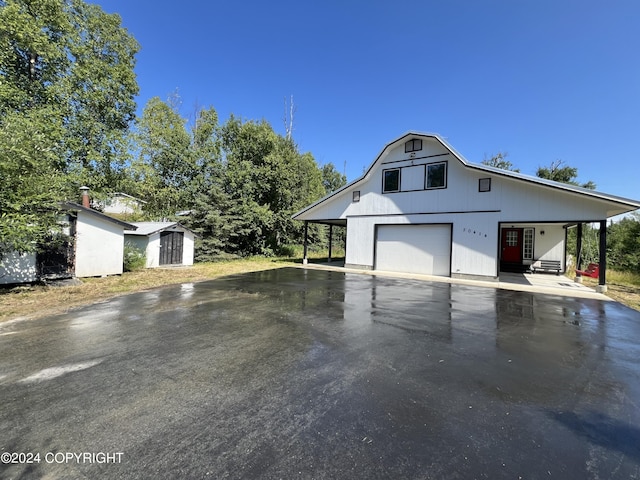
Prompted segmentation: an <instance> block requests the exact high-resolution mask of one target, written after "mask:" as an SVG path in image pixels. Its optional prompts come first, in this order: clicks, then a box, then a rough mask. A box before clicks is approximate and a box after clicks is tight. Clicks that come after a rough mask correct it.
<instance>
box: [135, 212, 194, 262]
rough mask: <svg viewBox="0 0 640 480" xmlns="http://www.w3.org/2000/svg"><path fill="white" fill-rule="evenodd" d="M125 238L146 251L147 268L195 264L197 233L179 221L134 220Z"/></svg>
mask: <svg viewBox="0 0 640 480" xmlns="http://www.w3.org/2000/svg"><path fill="white" fill-rule="evenodd" d="M132 225H134V226H135V227H136V229H135V230H133V229H132V230H127V231H125V232H124V233H125V239H126V241H127V242H130V243H132V244H133V245H134V246H136V247H137V248H138V249H140V250H142V251H143V252H145V255H146V258H147V263H146V267H147V268H155V267H162V266H169V265H193V253H194V243H195V234H194V233H193V232H192V231H191V230H189V229H188V228H186V227H184V226H182V225H181V224H179V223H178V222H134V223H133V224H132Z"/></svg>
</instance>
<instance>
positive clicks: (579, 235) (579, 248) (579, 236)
mask: <svg viewBox="0 0 640 480" xmlns="http://www.w3.org/2000/svg"><path fill="white" fill-rule="evenodd" d="M576 270H582V223H579V224H578V232H577V238H576ZM575 281H576V282H578V283H582V275H580V274H579V273H576V278H575Z"/></svg>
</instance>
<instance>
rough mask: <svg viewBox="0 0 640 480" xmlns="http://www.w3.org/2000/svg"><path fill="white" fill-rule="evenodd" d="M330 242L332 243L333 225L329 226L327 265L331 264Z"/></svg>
mask: <svg viewBox="0 0 640 480" xmlns="http://www.w3.org/2000/svg"><path fill="white" fill-rule="evenodd" d="M332 241H333V225H331V224H329V257H328V258H327V263H331V247H332Z"/></svg>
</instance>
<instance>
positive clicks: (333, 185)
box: [321, 163, 347, 195]
mask: <svg viewBox="0 0 640 480" xmlns="http://www.w3.org/2000/svg"><path fill="white" fill-rule="evenodd" d="M321 171H322V186H323V187H324V192H325V194H327V195H328V194H329V193H331V192H335V191H336V190H338V189H339V188H340V187H343V186H345V185H346V184H347V177H346V176H345V175H343V174H342V173H340V172H339V171H338V170H336V167H335V166H334V165H333V163H326V164H324V165H323V166H322V169H321Z"/></svg>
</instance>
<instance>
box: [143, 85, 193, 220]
mask: <svg viewBox="0 0 640 480" xmlns="http://www.w3.org/2000/svg"><path fill="white" fill-rule="evenodd" d="M185 123H186V121H185V120H184V119H183V118H182V117H181V116H180V114H179V112H177V111H176V110H174V109H173V108H172V107H171V106H170V105H168V104H167V103H166V102H163V101H162V100H160V98H158V97H154V98H152V99H150V100H149V101H148V102H147V105H146V106H145V108H144V110H143V112H142V116H141V117H140V119H139V121H138V123H137V131H136V133H135V134H134V135H135V136H134V138H135V141H136V145H137V147H138V155H137V158H136V159H135V161H134V162H133V170H134V172H135V176H136V178H137V180H138V189H137V191H136V194H137V195H139V196H140V197H141V198H143V199H144V200H145V201H146V202H147V203H146V204H145V207H144V210H145V213H146V214H147V215H148V217H149V218H150V219H154V220H160V219H162V218H173V216H175V214H176V212H177V211H179V210H184V209H188V208H189V206H190V204H191V203H192V202H191V201H190V198H189V192H190V188H191V187H190V185H191V182H192V181H193V180H194V179H195V178H196V176H197V171H196V164H195V160H194V156H193V151H192V148H191V147H192V137H191V135H190V133H189V132H188V131H187V129H186V126H185Z"/></svg>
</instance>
